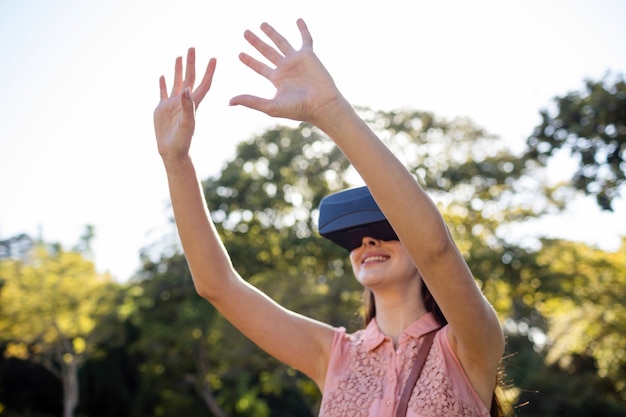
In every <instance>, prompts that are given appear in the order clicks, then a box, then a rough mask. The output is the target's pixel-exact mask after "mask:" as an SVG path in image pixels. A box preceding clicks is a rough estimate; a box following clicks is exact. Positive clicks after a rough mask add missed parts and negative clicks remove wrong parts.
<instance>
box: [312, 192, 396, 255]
mask: <svg viewBox="0 0 626 417" xmlns="http://www.w3.org/2000/svg"><path fill="white" fill-rule="evenodd" d="M318 223H319V233H320V235H322V236H323V237H325V238H326V239H329V240H330V241H332V242H334V243H336V244H337V245H339V246H341V247H342V248H344V249H346V250H347V251H348V252H351V251H352V250H353V249H356V248H358V247H359V246H361V243H362V241H363V238H364V237H365V236H370V237H373V238H375V239H380V240H398V236H397V235H396V233H395V232H394V231H393V229H392V227H391V225H390V224H389V222H388V221H387V219H386V218H385V215H384V214H383V212H382V211H380V208H378V205H377V204H376V201H374V198H373V197H372V194H371V193H370V191H369V189H368V188H367V187H366V186H364V187H358V188H351V189H348V190H344V191H339V192H337V193H334V194H330V195H328V196H326V197H324V198H323V199H322V201H321V202H320V206H319V222H318Z"/></svg>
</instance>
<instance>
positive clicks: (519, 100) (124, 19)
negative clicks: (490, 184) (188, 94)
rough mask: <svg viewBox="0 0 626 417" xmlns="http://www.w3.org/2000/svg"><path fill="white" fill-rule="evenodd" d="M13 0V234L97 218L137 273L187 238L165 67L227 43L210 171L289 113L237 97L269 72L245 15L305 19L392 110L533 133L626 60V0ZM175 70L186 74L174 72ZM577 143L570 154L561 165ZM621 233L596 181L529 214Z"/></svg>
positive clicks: (60, 235) (374, 102) (345, 76)
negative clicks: (592, 193) (562, 203)
mask: <svg viewBox="0 0 626 417" xmlns="http://www.w3.org/2000/svg"><path fill="white" fill-rule="evenodd" d="M217 3H218V2H215V1H208V0H205V1H200V0H179V1H173V0H172V1H159V0H151V1H148V0H133V1H131V0H108V1H85V0H55V1H47V0H0V80H2V83H3V87H2V92H1V93H0V240H2V239H7V238H9V237H12V236H15V235H17V234H20V233H27V234H29V235H31V236H33V237H42V238H43V239H44V240H45V241H50V242H60V243H62V244H63V245H64V246H65V247H66V248H70V247H72V246H73V245H75V244H76V243H77V242H78V240H79V238H80V236H81V235H82V233H83V230H84V228H85V226H86V225H93V226H94V227H95V238H94V240H93V247H92V249H93V256H94V261H95V263H96V267H97V269H98V270H99V271H100V272H110V273H111V274H112V275H113V276H114V277H115V278H116V279H117V280H119V281H125V280H127V279H128V278H130V277H131V276H132V275H133V273H134V272H135V271H136V270H137V269H138V268H139V267H140V262H139V252H140V250H141V249H142V248H146V247H156V248H157V251H158V248H159V247H165V246H167V245H169V244H172V243H175V242H176V238H175V234H174V233H173V229H172V225H171V224H169V223H168V219H169V217H170V209H169V206H168V189H167V182H166V177H165V171H164V169H163V166H162V163H161V160H160V158H159V156H158V153H157V151H156V146H155V139H154V131H153V125H152V113H153V111H154V108H155V107H156V105H157V103H158V99H159V91H158V78H159V76H160V75H161V74H163V75H165V76H166V78H167V79H168V81H170V83H171V79H172V75H173V67H174V60H175V58H176V57H177V56H180V55H184V54H185V53H186V51H187V48H188V47H190V46H194V47H195V48H196V54H197V65H198V67H199V68H204V66H205V65H206V62H207V61H208V59H209V58H210V57H216V58H217V61H218V63H217V71H216V75H215V78H214V83H213V87H212V89H211V91H210V92H209V94H208V96H207V97H206V98H205V100H204V102H203V103H202V104H201V106H200V107H199V109H198V113H197V118H198V122H197V128H196V135H195V137H194V143H193V145H192V155H193V158H194V160H195V163H196V166H197V170H198V174H199V176H200V177H201V178H202V179H205V178H207V177H209V176H212V175H215V174H217V173H219V171H220V169H221V168H222V167H223V165H224V164H225V162H226V161H227V160H228V159H230V158H232V157H233V156H234V151H235V146H236V145H237V143H239V142H241V141H243V140H246V139H249V138H250V137H252V136H254V134H256V133H259V132H262V131H263V130H265V129H267V128H270V127H272V126H275V125H276V124H280V123H285V121H283V120H281V119H272V118H270V117H269V116H266V115H263V114H260V113H255V112H254V111H253V110H250V109H245V108H239V107H229V106H228V100H229V99H230V98H231V97H233V96H235V95H238V94H241V93H251V94H255V95H260V96H267V97H269V96H271V95H273V91H272V89H271V85H269V83H268V82H267V81H266V80H264V79H263V78H261V77H260V76H258V75H257V74H255V73H253V72H252V71H251V70H250V69H248V68H246V67H245V66H244V65H243V64H241V63H240V62H239V61H238V58H237V56H238V54H239V52H242V51H246V52H250V53H252V52H253V51H252V50H251V48H250V47H249V45H247V43H246V42H245V40H244V39H243V32H244V30H246V29H252V30H256V31H257V32H258V27H259V25H260V24H261V23H262V22H264V21H267V22H269V23H271V24H272V25H273V26H275V27H276V28H277V29H278V30H279V31H280V32H281V33H283V34H284V35H285V36H287V38H288V39H289V40H291V41H292V43H293V45H294V46H299V45H300V38H299V34H298V32H297V29H296V25H295V21H296V19H297V18H299V17H302V18H304V19H305V21H306V22H307V24H308V26H309V29H310V31H311V33H312V36H313V40H314V48H315V50H316V52H317V54H318V56H319V57H320V59H321V60H322V62H324V63H325V65H326V67H327V68H328V70H329V71H330V73H331V74H332V75H333V77H334V79H335V82H336V83H337V85H338V86H339V88H340V89H341V90H342V92H343V94H344V95H345V96H346V97H347V98H348V99H349V100H350V101H351V102H352V103H353V104H355V105H363V106H369V107H371V108H373V109H376V110H392V109H399V108H411V109H417V110H425V111H431V112H433V113H435V114H437V115H439V116H443V117H448V118H453V117H457V116H458V117H469V118H471V119H472V120H473V121H474V122H475V123H476V124H478V125H479V126H482V127H484V128H485V129H486V130H487V131H488V132H490V133H492V134H495V135H498V136H499V137H500V138H501V140H503V141H506V143H507V144H509V146H510V147H511V148H512V149H513V150H521V149H522V148H523V146H524V143H525V140H526V138H527V137H528V136H529V135H530V134H531V133H532V130H533V128H534V127H535V126H536V125H537V124H538V122H539V111H540V110H541V109H544V108H547V107H549V106H550V105H551V104H552V99H553V98H554V97H555V96H558V95H564V94H566V93H568V92H570V91H579V90H580V89H581V88H582V86H583V82H584V80H585V79H588V78H591V79H595V80H599V79H601V78H602V77H603V76H604V75H605V74H607V73H608V72H611V73H613V74H626V25H624V24H623V22H625V21H626V2H624V1H623V0H595V1H592V0H589V1H583V0H526V1H502V0H500V1H496V0H493V1H486V0H474V1H464V0H448V1H446V0H442V1H417V0H416V1H408V0H407V1H401V0H385V1H368V0H358V1H352V0H344V1H337V0H332V1H330V0H316V1H312V0H309V1H306V2H304V1H296V0H264V1H256V0H240V1H231V2H219V4H217ZM170 85H171V84H170ZM572 167H573V160H572V159H571V158H569V157H567V156H565V157H562V158H561V160H560V162H559V168H558V169H553V171H552V173H551V175H552V177H551V179H552V180H554V181H558V180H559V179H563V178H562V176H563V175H565V174H566V173H567V172H568V170H571V168H572ZM515 233H517V234H519V238H521V239H523V238H528V237H533V236H538V235H544V236H549V237H561V238H565V239H570V240H576V241H582V242H586V243H589V244H592V245H596V246H599V247H601V248H602V249H605V250H616V249H617V248H618V246H619V243H620V236H626V202H625V201H624V198H622V199H619V200H618V201H617V202H616V204H615V212H614V213H606V212H601V211H600V210H599V209H597V207H596V206H595V203H594V201H593V200H592V199H590V198H582V197H581V198H579V199H577V200H575V201H574V202H573V203H572V205H571V208H570V209H569V210H568V211H567V212H566V213H564V214H561V215H559V216H555V217H551V218H549V219H547V220H544V221H542V222H541V223H529V224H527V225H525V226H524V228H523V229H522V230H517V231H516V232H515Z"/></svg>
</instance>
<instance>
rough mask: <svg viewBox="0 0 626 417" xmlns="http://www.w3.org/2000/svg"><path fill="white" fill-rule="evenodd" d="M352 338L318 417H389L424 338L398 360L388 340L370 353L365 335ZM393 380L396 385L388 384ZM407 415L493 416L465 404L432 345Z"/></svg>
mask: <svg viewBox="0 0 626 417" xmlns="http://www.w3.org/2000/svg"><path fill="white" fill-rule="evenodd" d="M349 339H350V341H349V342H348V343H349V349H347V350H346V352H345V353H346V356H347V357H346V361H347V366H346V368H345V369H344V371H343V372H342V374H341V375H337V380H336V381H337V383H336V385H335V388H334V389H333V390H332V391H329V392H325V393H324V398H323V401H322V405H321V410H320V414H319V415H320V416H323V417H378V415H379V414H381V412H382V409H383V408H384V409H385V412H383V413H382V414H384V415H385V416H386V415H388V414H389V416H391V415H392V414H391V412H392V410H395V406H396V404H397V402H398V400H399V397H400V395H401V392H402V389H403V388H404V385H405V383H406V380H407V379H408V375H409V372H410V370H411V367H412V365H413V363H414V362H415V358H416V356H417V352H418V350H419V348H420V347H421V338H420V339H419V340H418V339H416V338H411V339H409V340H408V341H406V344H405V345H404V346H403V349H402V350H401V351H400V352H398V353H397V356H396V357H395V359H394V357H393V355H392V354H395V352H393V348H391V346H389V344H390V343H391V342H384V343H382V344H381V345H379V346H378V347H376V348H375V349H372V350H369V351H368V350H367V349H366V347H365V346H364V344H363V342H364V339H363V333H362V332H357V333H355V334H353V335H352V336H351V337H350V338H349ZM390 378H393V379H395V381H396V382H390V380H389V379H390ZM390 390H393V391H394V392H390ZM390 398H393V404H390V400H389V399H390ZM385 399H386V400H385ZM376 410H378V412H377V411H376ZM371 413H374V414H371ZM407 415H408V416H409V417H488V416H489V412H488V411H487V410H485V409H484V406H481V407H480V408H477V405H476V404H472V403H467V402H465V401H464V400H463V397H462V394H461V393H460V392H459V391H458V388H456V387H455V385H454V382H453V380H452V378H451V377H450V376H449V375H448V374H447V368H446V363H445V359H444V354H443V353H442V349H441V346H440V345H439V344H438V343H433V345H432V348H431V350H430V352H429V354H428V357H427V359H426V362H425V364H424V367H423V369H422V373H421V375H420V377H419V379H418V381H417V383H416V385H415V388H414V389H413V392H412V394H411V398H410V399H409V405H408V411H407Z"/></svg>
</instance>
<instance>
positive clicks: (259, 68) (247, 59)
mask: <svg viewBox="0 0 626 417" xmlns="http://www.w3.org/2000/svg"><path fill="white" fill-rule="evenodd" d="M239 60H240V61H241V62H243V63H244V64H245V65H246V66H247V67H249V68H251V69H252V70H253V71H254V72H256V73H257V74H259V75H261V76H263V77H265V78H268V79H269V77H270V75H271V73H272V69H271V68H270V67H268V66H267V65H265V64H264V63H262V62H260V61H258V60H256V59H254V58H252V57H251V56H250V55H248V54H246V53H244V52H242V53H240V54H239Z"/></svg>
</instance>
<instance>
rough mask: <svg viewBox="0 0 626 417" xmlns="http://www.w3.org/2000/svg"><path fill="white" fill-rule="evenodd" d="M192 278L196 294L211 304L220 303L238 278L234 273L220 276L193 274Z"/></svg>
mask: <svg viewBox="0 0 626 417" xmlns="http://www.w3.org/2000/svg"><path fill="white" fill-rule="evenodd" d="M192 277H193V284H194V288H195V290H196V293H197V294H198V295H199V296H200V297H202V298H204V299H205V300H207V301H209V302H210V303H211V304H216V303H218V302H219V300H220V299H221V298H223V297H224V296H225V295H226V294H228V293H229V288H230V286H231V284H232V283H233V282H234V281H235V280H236V278H237V277H236V275H235V274H234V273H233V272H232V271H231V272H228V273H224V274H220V275H219V276H218V275H216V274H213V273H211V274H207V273H199V274H194V273H193V272H192Z"/></svg>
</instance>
